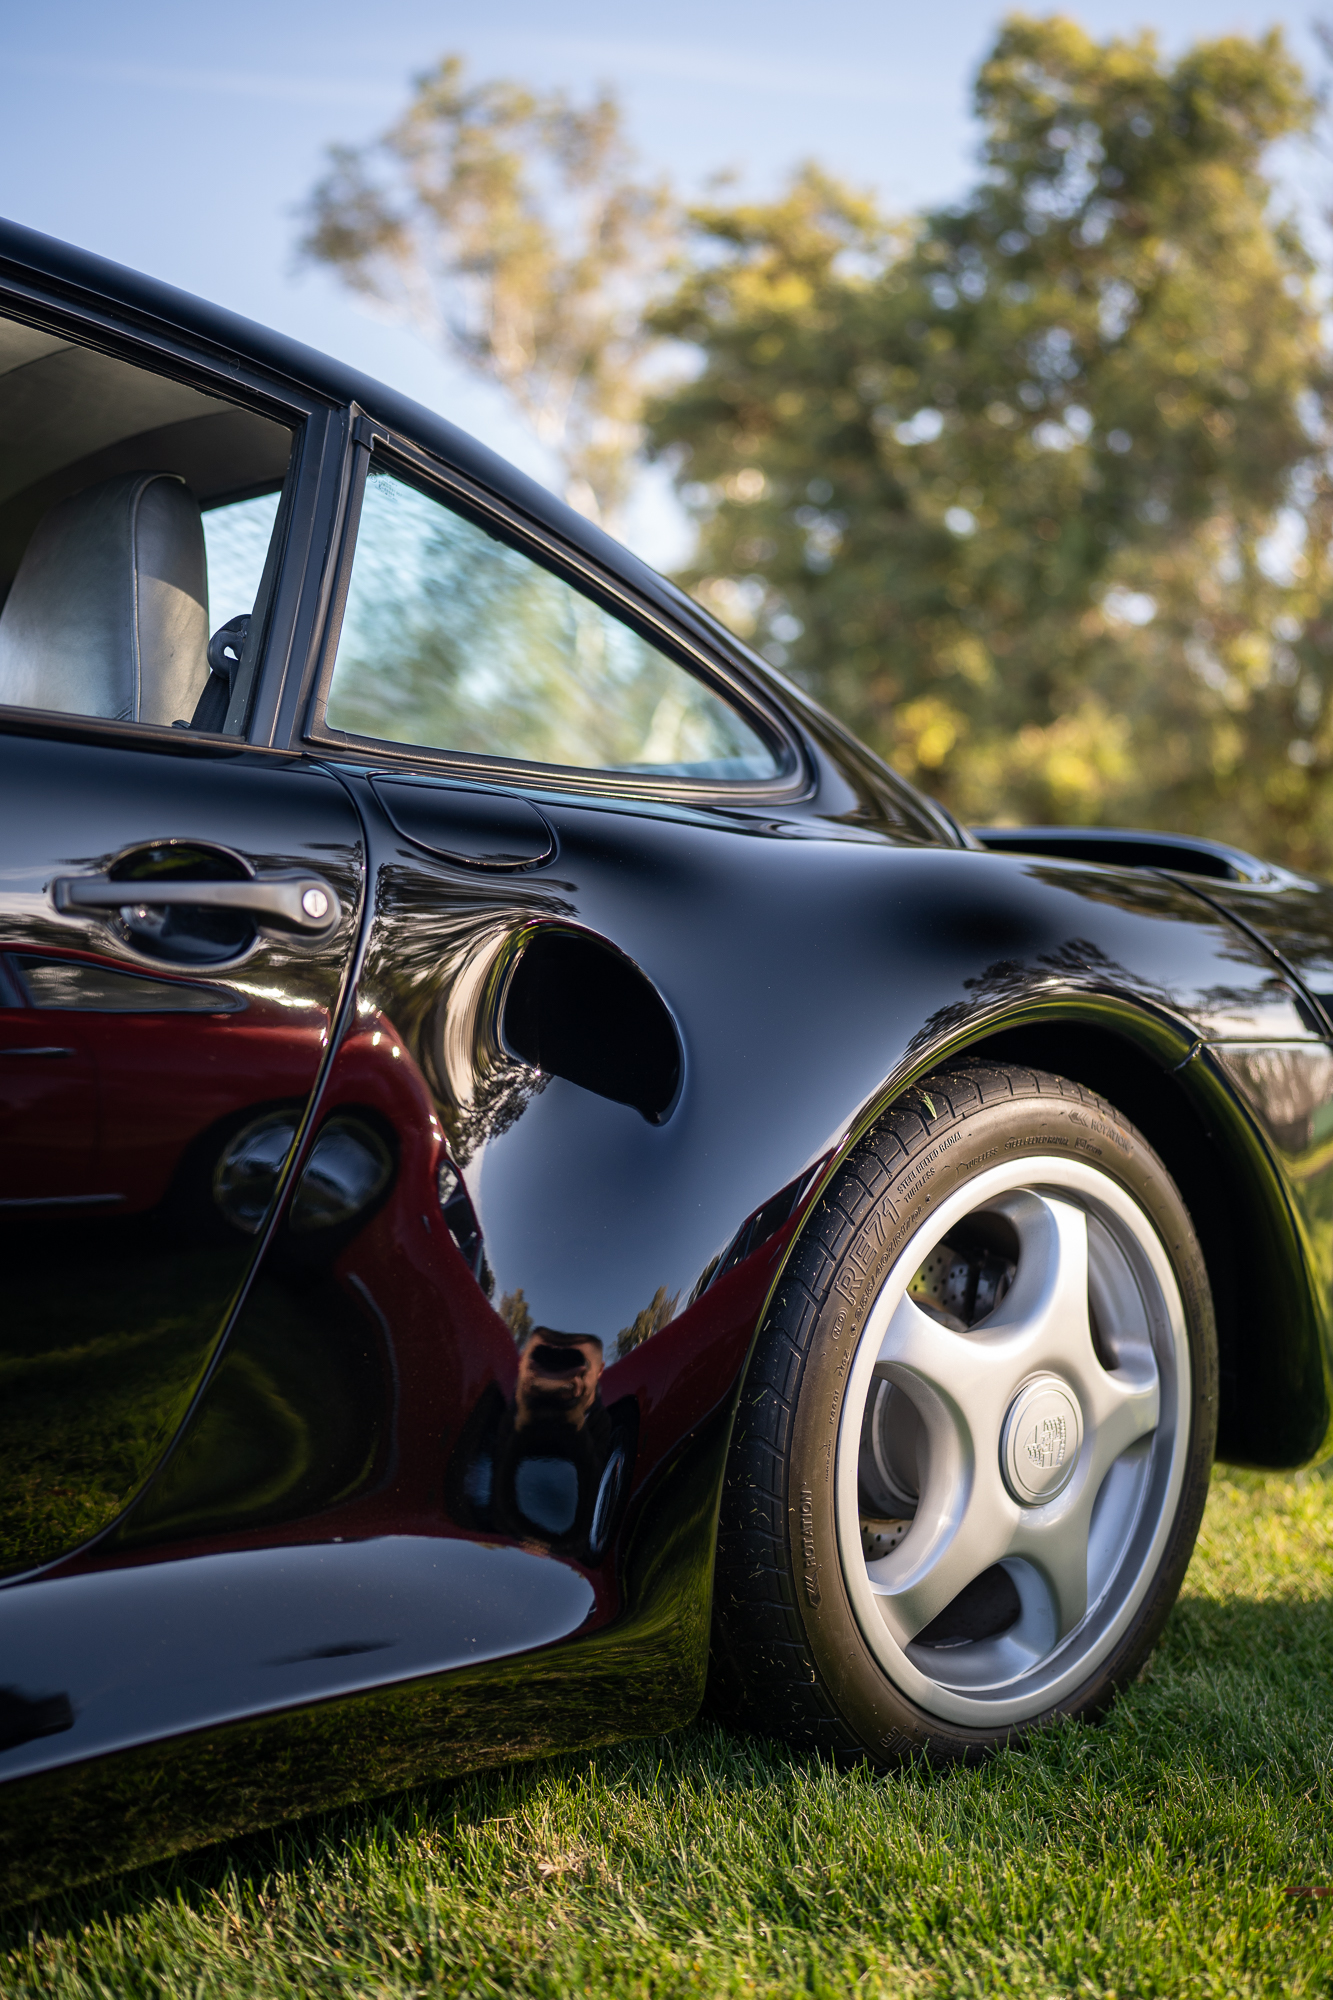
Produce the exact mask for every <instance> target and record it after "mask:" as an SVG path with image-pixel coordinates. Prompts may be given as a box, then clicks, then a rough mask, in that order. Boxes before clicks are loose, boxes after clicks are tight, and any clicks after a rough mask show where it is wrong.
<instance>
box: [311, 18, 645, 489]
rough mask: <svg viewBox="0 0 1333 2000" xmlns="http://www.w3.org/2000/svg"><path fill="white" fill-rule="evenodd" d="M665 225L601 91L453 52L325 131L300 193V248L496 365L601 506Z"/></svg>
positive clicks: (627, 465)
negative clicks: (555, 84) (359, 128)
mask: <svg viewBox="0 0 1333 2000" xmlns="http://www.w3.org/2000/svg"><path fill="white" fill-rule="evenodd" d="M673 241H674V217H673V210H672V205H671V201H670V198H669V196H668V194H667V192H666V190H665V188H664V187H662V186H653V185H649V184H648V183H646V182H644V181H642V180H640V179H639V178H638V177H637V176H636V173H635V167H634V160H633V156H632V153H631V151H630V148H629V146H628V144H627V142H626V139H625V135H624V132H623V129H622V124H621V117H620V111H619V108H618V106H617V105H616V103H615V100H614V99H613V98H612V97H611V96H610V95H609V94H607V93H605V92H603V93H602V94H601V95H600V96H599V97H597V98H596V99H595V100H594V102H593V103H592V104H591V105H589V106H588V107H587V109H580V108H579V107H578V106H576V105H574V104H572V103H571V102H570V101H569V99H568V98H567V97H566V96H565V95H564V94H563V93H561V92H553V93H548V94H547V95H545V96H540V95H537V94H534V93H533V92H531V91H528V90H524V89H522V88H521V87H519V86H518V85H516V84H512V83H506V82H493V83H479V84H473V85H468V84H467V83H466V82H465V80H464V74H463V65H462V63H461V62H460V60H459V59H458V58H457V57H456V56H450V57H448V58H446V59H445V60H444V61H443V62H441V63H440V64H439V65H438V66H437V68H436V69H434V70H433V71H430V72H429V73H427V74H425V75H423V76H421V77H418V79H417V82H416V90H415V94H414V96H413V98H412V100H411V102H410V104H409V105H408V107H407V110H406V111H405V112H404V113H403V115H402V117H401V118H399V119H398V120H397V122H396V123H395V124H394V125H393V126H391V127H390V129H389V130H388V131H387V132H386V133H385V134H384V135H383V137H382V138H380V139H378V140H377V141H375V143H374V144H373V145H370V146H367V147H361V148H355V147H349V146H339V147H334V148H333V149H332V151H331V153H330V158H329V167H328V171H327V173H326V174H325V176H324V178H323V179H322V180H321V181H320V182H319V183H318V185H317V186H316V187H315V189H314V191H313V192H312V194H311V196H310V199H309V201H308V203H307V206H306V214H305V232H304V235H303V237H302V240H301V246H300V248H301V254H302V255H303V256H304V257H305V258H306V259H307V260H308V261H310V262H314V263H321V264H326V265H329V266H331V267H332V268H333V269H334V270H335V271H336V272H337V273H338V274H339V276H340V277H342V278H343V280H344V281H345V282H346V283H347V284H348V285H350V286H351V287H352V288H353V290H355V291H357V292H359V293H360V294H361V295H362V296H363V297H365V298H367V299H370V300H373V301H374V302H375V303H376V304H377V305H378V306H379V307H380V308H382V309H384V310H387V311H388V312H390V313H391V314H394V315H396V316H397V317H399V318H404V319H407V320H410V321H412V322H414V323H415V324H416V325H418V326H419V327H421V328H422V329H423V330H424V331H425V332H426V333H427V335H428V336H429V337H430V338H432V339H433V340H435V341H437V342H438V343H439V344H441V345H442V346H444V347H446V348H447V349H451V350H453V351H454V352H455V353H456V354H458V355H459V356H460V357H461V358H462V359H463V360H464V361H465V362H467V363H468V364H469V365H470V366H472V367H473V368H474V369H476V370H477V371H478V372H480V373H481V374H483V375H486V376H488V377H490V378H491V379H492V380H493V381H495V382H497V383H498V384H499V385H500V387H501V388H502V389H504V390H505V391H506V393H507V394H508V395H509V396H510V397H511V398H512V399H513V401H514V402H515V403H516V405H517V406H518V408H519V410H520V411H521V413H522V414H523V416H524V417H525V418H526V419H527V420H528V422H529V423H530V425H531V426H532V429H533V430H534V431H535V432H536V434H537V436H538V437H539V438H540V439H541V440H542V442H543V443H544V444H546V445H547V446H549V447H550V449H551V450H552V451H553V452H554V453H555V455H556V457H557V458H558V459H559V460H560V461H561V463H562V464H563V466H564V468H565V472H566V475H567V480H568V497H569V498H570V499H571V500H572V501H573V503H574V504H575V505H576V506H578V507H580V508H581V509H582V510H583V511H584V512H587V513H592V514H593V515H594V516H596V517H599V518H602V519H603V520H611V519H614V516H615V513H616V510H617V509H618V508H619V506H620V505H621V503H622V502H623V500H624V497H625V492H626V488H627V484H628V481H629V478H630V476H631V467H632V462H633V459H634V455H635V452H636V451H637V449H638V446H639V442H640V430H639V419H640V414H641V410H642V404H643V393H644V391H643V383H644V366H645V362H646V361H647V358H648V356H649V354H650V353H651V351H652V349H653V347H654V345H655V336H654V334H653V333H652V332H651V331H650V329H649V328H648V327H647V326H646V325H645V322H644V304H645V299H646V296H647V293H648V291H649V290H650V289H651V287H652V285H653V284H654V283H655V281H656V277H657V274H658V272H659V271H660V269H661V267H662V262H663V258H664V256H665V255H666V254H667V252H668V249H669V247H670V246H671V244H672V243H673Z"/></svg>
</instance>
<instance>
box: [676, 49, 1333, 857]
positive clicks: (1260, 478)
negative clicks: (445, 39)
mask: <svg viewBox="0 0 1333 2000" xmlns="http://www.w3.org/2000/svg"><path fill="white" fill-rule="evenodd" d="M976 109H977V115H978V118H979V120H980V124H981V130H982V138H983V145H982V170H981V173H980V176H979V178H978V181H977V184H976V186H975V188H974V189H973V191H972V193H971V194H970V195H969V197H968V198H967V199H966V200H965V201H964V202H962V203H961V204H960V205H959V206H957V207H955V208H952V209H948V210H943V211H940V212H938V213H935V214H931V215H928V216H926V217H924V218H921V219H920V220H918V221H916V222H914V223H910V224H903V225H900V226H898V227H894V226H892V225H891V224H890V223H889V221H888V220H887V219H886V218H885V217H883V216H882V215H881V214H880V213H879V211H878V209H877V208H876V205H875V204H874V202H873V201H872V200H871V199H870V198H869V197H868V196H863V195H857V194H854V193H852V192H851V191H849V190H847V189H845V188H842V187H840V186H838V185H837V184H835V183H833V182H831V181H830V180H829V179H828V178H827V176H825V175H824V174H822V173H821V172H820V171H819V170H818V169H816V168H814V167H807V168H805V169H804V170H802V171H801V172H800V173H798V174H797V176H796V177H795V178H794V180H793V181H792V183H791V185H790V186H789V188H788V189H787V191H786V192H785V193H784V194H783V195H782V197H781V198H780V199H778V200H776V201H774V202H770V203H766V204H755V205H733V206H729V207H725V206H714V207H711V208H704V209H700V210H698V211H696V212H695V214H694V216H693V228H694V232H695V255H694V258H693V260H692V266H691V268H690V269H689V270H688V272H687V273H686V274H685V276H684V277H683V279H682V281H681V282H680V284H679V285H678V288H677V290H676V292H675V295H674V297H673V298H672V300H671V301H670V303H669V304H668V305H667V306H666V307H665V308H663V309H662V310H661V311H660V312H659V313H658V316H657V321H656V323H657V325H658V326H659V328H660V329H661V330H662V331H663V332H664V333H668V334H670V335H671V336H673V337H675V338H678V339H683V340H686V341H689V342H691V343H693V344H694V346H695V347H696V348H697V349H698V351H699V352H700V354H701V356H702V368H701V370H700V372H699V373H698V375H697V376H696V378H695V379H694V380H692V381H691V382H689V383H688V384H686V385H685V386H683V387H681V388H679V389H677V390H676V391H675V392H674V393H673V394H671V395H670V396H667V397H664V398H663V399H662V400H661V401H660V402H659V404H658V406H657V408H656V410H655V412H654V418H653V437H654V442H655V445H656V448H657V450H658V451H659V452H664V453H670V454H671V455H673V456H674V459H675V461H676V464H677V467H678V470H679V475H680V480H681V485H682V490H683V492H684V494H685V496H686V498H687V500H688V501H689V503H690V504H691V506H692V507H693V509H694V511H695V513H696V515H697V517H698V521H699V527H700V551H699V557H698V560H697V562H696V564H695V566H694V569H693V571H692V574H691V576H690V578H689V579H688V580H689V582H690V584H691V586H692V587H693V588H694V589H695V590H696V591H697V592H698V593H699V594H700V595H701V596H702V597H703V598H704V599H705V601H707V602H709V603H711V604H712V606H713V607H714V608H715V609H717V610H719V611H721V612H722V614H723V615H724V616H727V617H729V618H730V619H731V620H732V622H733V623H735V624H737V625H738V626H740V627H741V628H742V629H743V630H745V631H746V632H747V634H748V635H751V636H753V637H754V638H755V639H756V640H757V642H758V643H760V644H761V645H762V646H763V648H764V650H766V651H767V652H768V654H769V656H770V658H773V659H774V660H775V661H776V662H777V663H778V664H781V665H790V668H791V669H792V670H793V671H794V672H795V673H796V674H797V675H798V676H799V677H800V678H801V679H802V680H803V681H804V682H805V683H806V684H808V685H810V686H811V687H812V688H813V689H814V690H815V691H816V692H818V693H819V694H820V695H821V696H823V697H824V698H825V699H826V700H827V701H828V702H829V703H830V705H831V706H833V707H834V708H835V709H836V710H838V711H839V712H840V713H841V714H843V715H844V716H845V717H847V718H848V719H849V720H850V721H851V722H852V723H853V724H854V725H855V726H856V727H857V728H858V729H859V730H860V731H861V732H862V733H863V734H864V735H865V736H866V737H867V738H868V740H870V741H871V742H872V743H874V744H875V745H876V747H878V748H879V749H880V750H881V751H882V752H883V753H884V754H886V755H887V756H888V757H890V759H891V760H892V761H894V762H895V763H897V764H898V765H899V767H900V768H903V769H905V770H906V771H907V772H908V773H909V774H910V775H912V776H914V777H915V778H917V779H918V780H920V781H921V782H923V783H925V784H926V785H927V786H928V787H929V788H930V789H932V790H934V791H936V792H937V793H938V794H940V795H941V796H943V797H944V798H945V799H946V800H947V801H948V802H949V803H950V804H951V805H953V806H954V808H955V810H957V811H959V812H960V813H961V814H963V815H965V816H968V817H971V818H974V819H978V820H982V819H985V820H990V819H994V818H997V817H1008V818H1010V819H1034V820H1057V821H1059V820H1079V821H1096V820H1103V821H1121V822H1123V821H1124V820H1126V819H1134V820H1138V821H1140V822H1145V823H1156V824H1161V825H1169V826H1175V827H1181V828H1185V827H1194V828H1200V829H1205V830H1209V831H1212V832H1215V833H1219V834H1224V835H1231V836H1233V837H1241V838H1244V839H1247V840H1250V841H1253V842H1255V843H1257V844H1258V845H1259V846H1260V847H1262V848H1266V849H1267V850H1268V851H1270V852H1272V851H1276V852H1278V853H1281V854H1284V855H1286V856H1288V857H1289V858H1292V859H1294V860H1298V861H1305V862H1312V863H1313V862H1321V861H1327V860H1328V859H1329V858H1330V856H1333V808H1331V807H1329V806H1328V805H1326V804H1325V803H1324V795H1325V794H1326V792H1327V790H1328V787H1327V785H1326V784H1325V782H1324V781H1325V779H1326V777H1327V774H1328V771H1329V768H1330V755H1331V753H1333V729H1331V728H1330V721H1329V703H1328V686H1329V680H1330V648H1333V624H1331V623H1330V620H1329V617H1328V615H1327V611H1326V606H1327V604H1328V601H1329V574H1328V561H1327V556H1326V554H1325V551H1326V548H1327V544H1328V540H1329V530H1330V527H1333V521H1330V518H1329V514H1330V493H1329V481H1328V475H1327V469H1326V462H1325V455H1324V445H1325V438H1324V407H1323V406H1324V390H1325V375H1324V370H1325V358H1324V351H1323V346H1322V340H1321V331H1320V325H1319V318H1318V313H1317V309H1316V303H1315V300H1314V298H1313V296H1312V275H1313V274H1312V268H1311V262H1310V259H1309V256H1308V254H1307V252H1306V250H1305V249H1304V247H1303V245H1302V242H1301V240H1300V237H1299V234H1298V232H1297V231H1296V229H1295V227H1294V226H1293V225H1292V224H1290V223H1289V222H1285V221H1283V220H1282V219H1280V218H1278V217H1275V215H1274V210H1273V197H1272V188H1271V185H1270V182H1269V180H1268V178H1267V177H1266V172H1265V155H1266V151H1267V149H1268V148H1269V146H1270V145H1271V143H1272V142H1273V141H1274V140H1276V139H1279V138H1281V137H1283V136H1284V135H1287V134H1291V133H1295V132H1299V131H1301V130H1303V129H1304V128H1305V127H1306V125H1307V124H1308V122H1309V120H1310V118H1311V115H1312V110H1313V105H1312V101H1311V98H1310V96H1309V94H1308V92H1307V91H1306V89H1305V87H1304V83H1303V80H1302V77H1301V74H1300V72H1299V70H1298V69H1297V68H1296V66H1295V65H1294V63H1293V62H1292V61H1291V59H1290V57H1289V56H1288V55H1287V54H1286V52H1285V50H1284V48H1283V46H1282V43H1281V41H1280V39H1279V37H1278V36H1277V35H1270V36H1268V37H1267V38H1265V39H1264V40H1262V41H1250V40H1243V39H1240V38H1235V37H1233V38H1228V39H1225V40H1220V41H1215V42H1211V43H1207V44H1203V45H1200V46H1198V47H1195V48H1193V49H1191V50H1189V51H1188V52H1187V53H1186V54H1185V55H1183V56H1182V57H1181V58H1180V60H1179V61H1178V62H1176V63H1174V64H1171V63H1168V62H1166V61H1164V60H1163V58H1162V57H1161V55H1160V53H1159V51H1158V49H1157V47H1156V45H1155V43H1154V41H1153V39H1152V38H1151V37H1150V36H1146V35H1145V36H1142V37H1140V38H1139V39H1137V40H1135V41H1132V42H1128V41H1123V40H1112V41H1109V42H1107V43H1104V44H1099V43H1097V42H1095V41H1093V40H1092V39H1091V38H1090V37H1089V36H1088V35H1087V34H1085V33H1084V32H1083V31H1082V30H1081V29H1080V28H1078V27H1077V26H1075V25H1074V24H1073V23H1072V22H1070V21H1067V20H1063V19H1058V18H1057V19H1052V20H1044V21H1036V20H1030V19H1026V18H1023V17H1019V16H1015V17H1013V18H1011V19H1010V20H1009V21H1008V22H1006V24H1005V25H1004V27H1003V29H1002V30H1001V32H1000V34H999V37H998V39H997V42H996V44H995V46H994V48H993V50H992V52H991V54H990V55H989V57H988V58H987V60H986V62H985V63H984V64H983V66H982V69H981V71H980V75H979V78H978V82H977V89H976Z"/></svg>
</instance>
